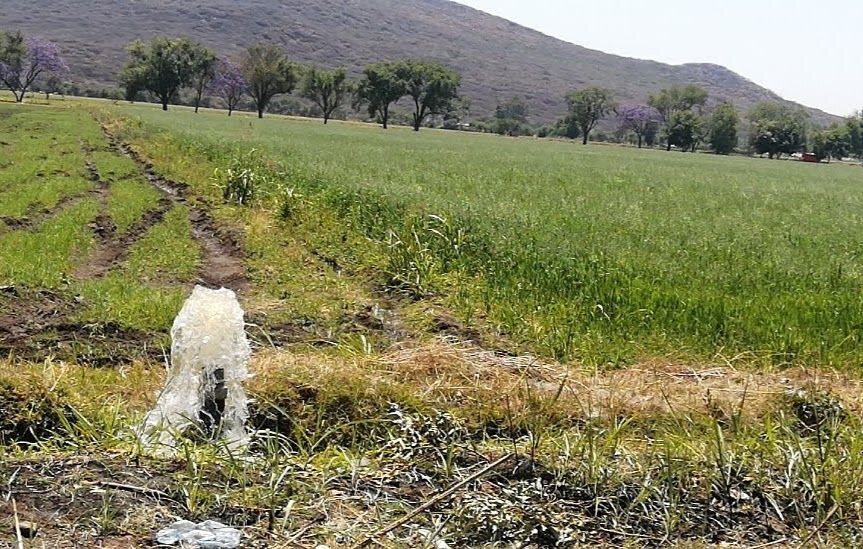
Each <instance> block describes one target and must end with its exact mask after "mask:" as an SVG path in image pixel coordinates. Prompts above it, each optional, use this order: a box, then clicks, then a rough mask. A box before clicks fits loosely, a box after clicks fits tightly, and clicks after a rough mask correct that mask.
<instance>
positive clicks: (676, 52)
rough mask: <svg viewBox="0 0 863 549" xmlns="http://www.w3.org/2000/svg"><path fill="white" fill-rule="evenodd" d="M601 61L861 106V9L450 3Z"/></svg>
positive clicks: (835, 0) (845, 5) (541, 0)
mask: <svg viewBox="0 0 863 549" xmlns="http://www.w3.org/2000/svg"><path fill="white" fill-rule="evenodd" d="M457 1H458V2H460V3H462V4H466V5H468V6H472V7H474V8H477V9H480V10H483V11H486V12H488V13H492V14H494V15H499V16H501V17H505V18H506V19H509V20H511V21H515V22H516V23H520V24H522V25H525V26H527V27H531V28H534V29H536V30H538V31H541V32H544V33H545V34H549V35H551V36H554V37H557V38H561V39H563V40H566V41H567V42H573V43H575V44H579V45H581V46H585V47H588V48H593V49H597V50H602V51H604V52H607V53H615V54H618V55H625V56H627V57H638V58H641V59H653V60H656V61H662V62H665V63H672V64H680V63H695V62H698V63H717V64H719V65H724V66H726V67H728V68H729V69H731V70H733V71H735V72H738V73H740V74H742V75H743V76H745V77H747V78H749V79H750V80H753V81H754V82H756V83H758V84H760V85H762V86H765V87H767V88H770V89H772V90H773V91H775V92H776V93H778V94H779V95H781V96H783V97H785V98H786V99H791V100H794V101H798V102H800V103H803V104H805V105H808V106H811V107H818V108H820V109H824V110H826V111H828V112H831V113H834V114H840V115H846V114H850V113H851V112H853V111H855V110H858V109H860V108H861V107H863V40H861V32H863V0H820V1H818V0H815V1H813V0H806V1H803V0H724V1H720V2H693V1H691V0H653V1H648V0H457Z"/></svg>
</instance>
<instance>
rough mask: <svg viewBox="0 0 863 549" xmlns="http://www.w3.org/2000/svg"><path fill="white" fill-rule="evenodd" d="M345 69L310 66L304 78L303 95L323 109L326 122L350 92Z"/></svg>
mask: <svg viewBox="0 0 863 549" xmlns="http://www.w3.org/2000/svg"><path fill="white" fill-rule="evenodd" d="M348 91H349V86H348V84H347V72H345V69H333V70H329V71H328V70H323V69H319V68H317V67H314V66H313V67H309V68H308V69H306V73H305V75H304V79H303V87H302V92H301V93H302V96H303V97H305V98H306V99H308V100H310V101H312V102H313V103H314V104H315V105H317V106H318V108H319V109H321V114H322V115H323V117H324V124H326V123H327V122H328V121H329V119H330V117H331V116H332V115H333V112H335V110H336V109H338V108H339V107H341V105H342V102H343V101H344V99H345V96H346V95H347V94H348Z"/></svg>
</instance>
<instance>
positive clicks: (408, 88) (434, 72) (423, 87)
mask: <svg viewBox="0 0 863 549" xmlns="http://www.w3.org/2000/svg"><path fill="white" fill-rule="evenodd" d="M396 74H397V76H398V79H399V80H401V81H402V82H403V83H404V90H405V95H408V96H409V97H410V98H411V99H413V102H414V112H413V127H414V131H417V132H418V131H420V127H422V123H423V121H424V120H425V119H426V117H427V116H429V115H437V114H440V115H445V114H447V113H448V112H450V111H451V110H453V108H454V106H455V101H456V100H457V99H458V87H459V85H460V84H461V76H460V75H459V74H458V73H457V72H455V71H452V70H450V69H448V68H446V67H444V66H443V65H440V64H438V63H433V62H430V61H422V60H416V59H406V60H404V61H401V62H399V63H398V65H397V67H396Z"/></svg>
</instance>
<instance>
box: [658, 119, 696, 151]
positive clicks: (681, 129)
mask: <svg viewBox="0 0 863 549" xmlns="http://www.w3.org/2000/svg"><path fill="white" fill-rule="evenodd" d="M703 131H704V122H703V121H702V120H701V117H699V116H698V115H697V114H695V113H694V112H692V111H674V112H673V113H671V116H670V117H669V118H668V121H667V122H666V124H665V140H666V141H667V142H668V144H669V145H670V146H673V147H677V148H679V149H682V150H684V151H693V152H695V149H696V148H697V147H698V144H699V142H700V141H701V136H702V132H703Z"/></svg>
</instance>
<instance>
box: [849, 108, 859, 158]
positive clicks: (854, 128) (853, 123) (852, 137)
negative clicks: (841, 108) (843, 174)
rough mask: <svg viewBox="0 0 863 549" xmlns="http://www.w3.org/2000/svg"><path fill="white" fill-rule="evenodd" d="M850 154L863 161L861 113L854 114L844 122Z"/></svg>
mask: <svg viewBox="0 0 863 549" xmlns="http://www.w3.org/2000/svg"><path fill="white" fill-rule="evenodd" d="M845 127H846V128H847V129H848V140H849V142H850V145H851V154H853V155H854V156H856V157H857V158H861V159H863V113H859V112H858V113H855V114H854V115H852V116H849V117H848V119H847V120H846V121H845Z"/></svg>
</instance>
